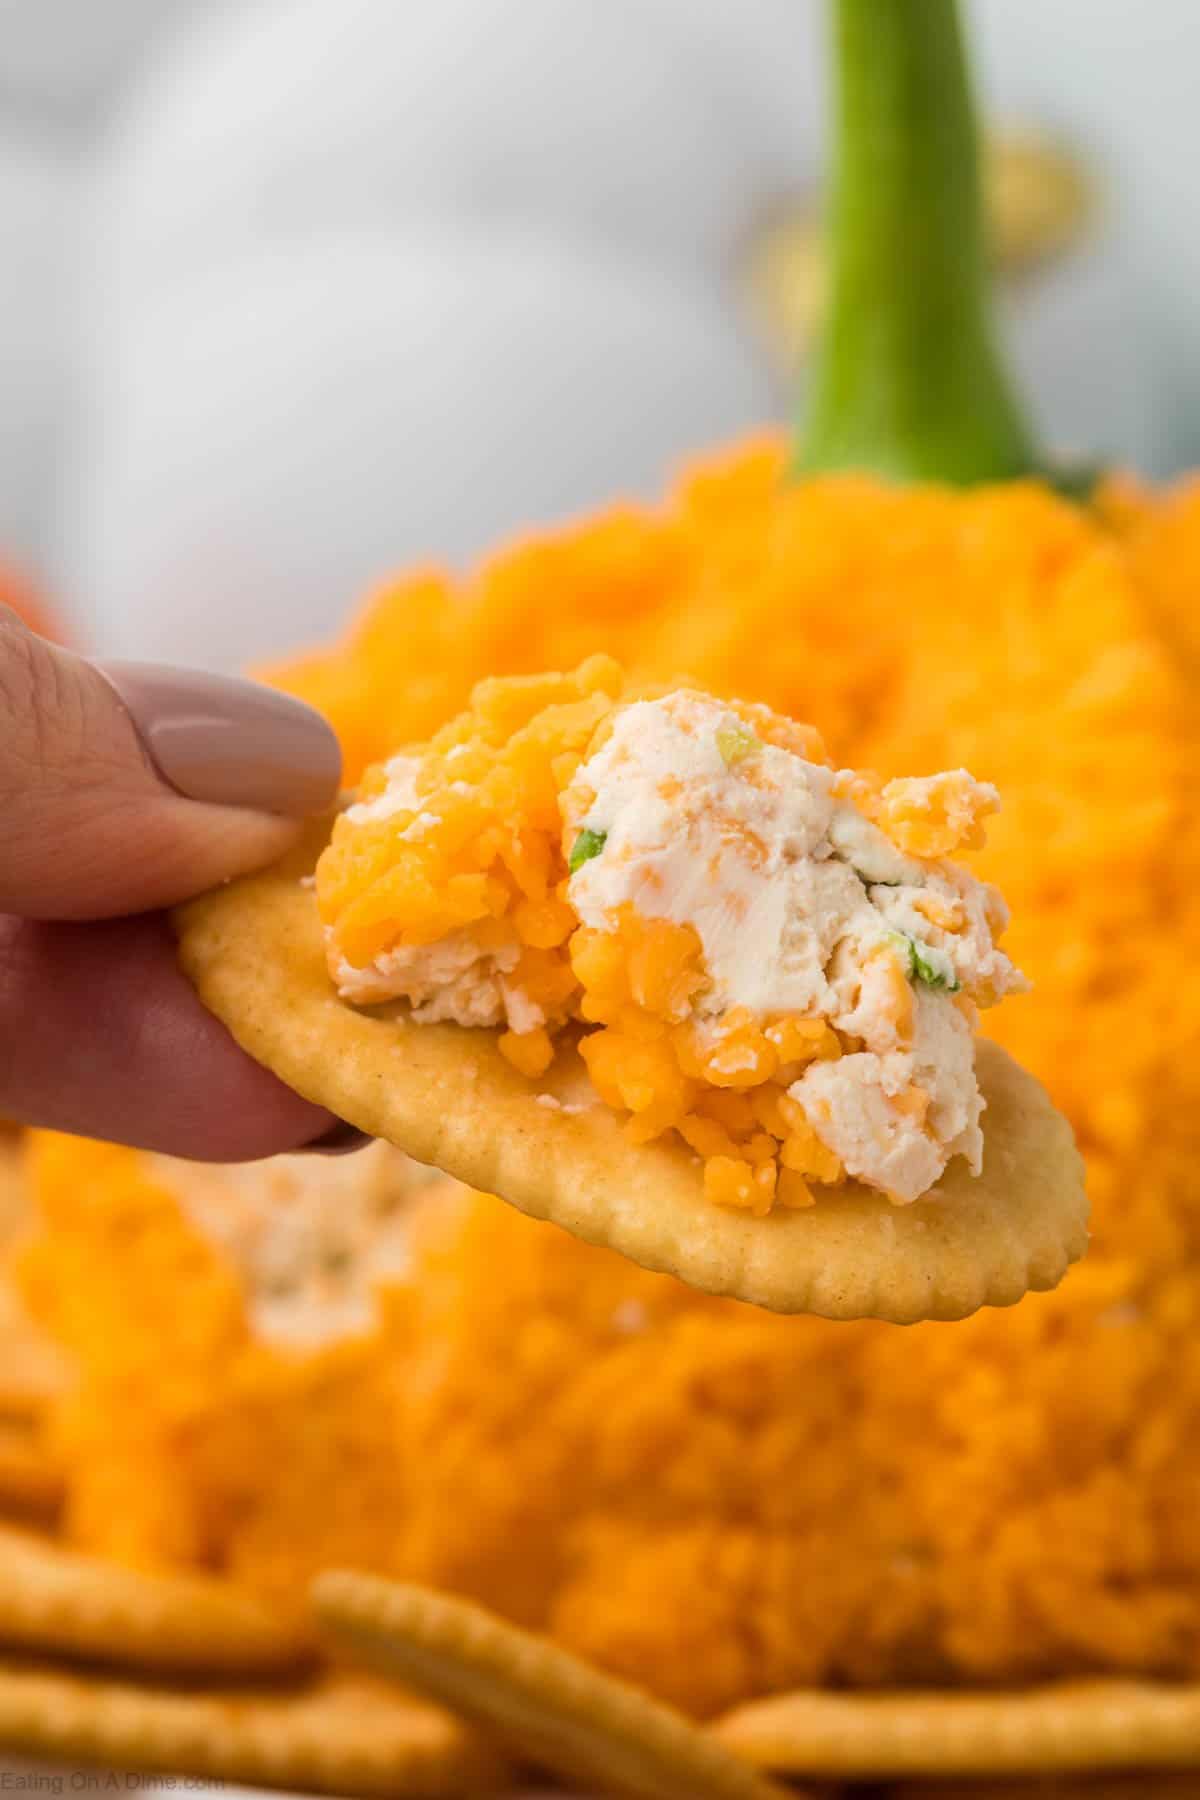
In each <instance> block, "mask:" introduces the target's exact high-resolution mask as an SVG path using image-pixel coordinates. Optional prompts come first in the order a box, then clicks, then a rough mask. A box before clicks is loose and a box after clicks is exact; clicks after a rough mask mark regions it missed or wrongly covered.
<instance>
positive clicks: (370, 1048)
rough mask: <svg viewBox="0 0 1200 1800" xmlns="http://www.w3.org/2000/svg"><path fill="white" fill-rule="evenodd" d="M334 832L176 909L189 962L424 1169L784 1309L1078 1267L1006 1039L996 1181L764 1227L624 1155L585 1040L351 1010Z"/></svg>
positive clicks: (649, 1156)
mask: <svg viewBox="0 0 1200 1800" xmlns="http://www.w3.org/2000/svg"><path fill="white" fill-rule="evenodd" d="M327 836H328V823H327V822H325V823H322V824H320V825H318V826H315V827H314V828H313V830H312V831H311V833H310V834H309V837H308V840H307V842H306V843H305V844H304V845H302V847H301V848H299V849H298V850H297V851H296V852H294V853H293V854H292V855H291V856H289V857H287V858H285V859H284V860H283V861H282V862H280V863H278V864H276V865H275V866H274V867H273V868H270V869H268V870H266V871H264V872H262V873H260V874H257V875H253V876H249V877H246V878H245V879H243V880H241V881H237V882H233V883H231V884H230V885H229V886H227V887H225V888H222V889H220V890H218V891H217V892H215V893H212V894H208V895H205V896H203V897H202V898H201V899H199V900H196V901H192V902H191V903H189V904H188V905H187V906H184V907H182V908H180V909H179V910H178V912H177V913H176V915H175V920H176V930H177V933H178V937H179V949H180V959H181V962H182V964H183V967H184V969H185V971H186V972H187V974H188V976H189V977H190V979H191V980H192V982H193V983H194V985H195V987H196V989H197V991H198V993H199V995H200V997H201V999H202V1000H203V1001H204V1003H205V1004H206V1005H207V1006H208V1007H209V1008H210V1009H211V1010H212V1011H213V1012H214V1013H216V1015H217V1016H218V1018H220V1019H222V1020H223V1021H224V1023H225V1024H226V1025H227V1026H228V1028H229V1030H230V1031H231V1032H232V1033H233V1036H234V1037H235V1038H236V1039H237V1041H238V1042H239V1043H240V1044H241V1045H242V1047H243V1049H245V1050H247V1051H248V1052H249V1053H250V1055H251V1056H253V1057H255V1058H256V1059H257V1060H258V1061H259V1062H262V1063H265V1064H266V1066H267V1067H268V1068H270V1069H273V1070H274V1071H275V1073H276V1074H277V1075H279V1076H280V1077H281V1078H282V1079H283V1080H284V1081H286V1082H287V1083H288V1084H289V1086H291V1087H293V1088H295V1089H296V1090H297V1091H298V1092H299V1093H301V1094H303V1095H304V1096H305V1097H306V1098H307V1099H309V1100H312V1101H315V1102H316V1103H317V1104H319V1105H321V1106H325V1107H327V1108H329V1110H330V1111H332V1112H335V1113H337V1114H338V1115H339V1116H340V1117H341V1118H344V1119H346V1120H348V1121H349V1122H350V1123H351V1124H353V1125H357V1126H358V1127H360V1129H362V1130H363V1131H366V1132H368V1133H370V1135H371V1136H373V1137H382V1138H387V1139H388V1140H389V1141H390V1142H392V1143H394V1144H397V1145H399V1147H400V1148H401V1149H402V1150H406V1151H407V1152H408V1154H409V1155H410V1156H413V1157H415V1158H416V1159H417V1161H418V1162H424V1163H431V1164H434V1165H436V1166H437V1167H438V1168H441V1169H444V1170H445V1171H446V1172H447V1173H448V1174H450V1175H454V1176H456V1177H457V1178H458V1179H459V1180H460V1181H463V1182H465V1183H466V1184H467V1185H468V1186H469V1187H473V1188H478V1189H481V1190H482V1191H484V1192H487V1193H494V1194H498V1195H500V1197H501V1198H502V1199H505V1200H508V1201H510V1202H511V1203H512V1204H513V1205H515V1206H517V1207H519V1208H520V1209H521V1210H522V1211H523V1212H526V1213H529V1214H530V1215H531V1216H532V1217H534V1218H538V1219H546V1220H549V1221H550V1222H551V1223H553V1224H556V1225H561V1226H562V1227H564V1228H565V1229H566V1230H567V1231H571V1232H574V1234H575V1235H576V1236H577V1237H580V1238H583V1239H584V1240H585V1241H586V1242H588V1243H592V1244H600V1245H604V1246H606V1247H607V1248H609V1249H613V1250H617V1251H619V1252H620V1253H621V1254H622V1255H624V1256H627V1257H629V1258H630V1259H631V1260H632V1261H633V1262H636V1263H640V1264H641V1265H642V1266H643V1267H645V1268H648V1269H656V1270H659V1271H662V1272H664V1273H666V1274H670V1275H675V1276H678V1277H679V1278H680V1279H681V1280H683V1281H685V1282H688V1283H689V1284H690V1285H691V1286H693V1287H696V1288H701V1289H703V1290H705V1291H706V1292H708V1293H711V1294H719V1295H727V1296H730V1297H732V1298H735V1299H739V1300H746V1301H750V1302H752V1303H753V1304H754V1305H757V1306H764V1307H768V1308H770V1309H772V1310H774V1311H777V1312H789V1313H791V1312H806V1313H817V1314H819V1315H821V1316H822V1317H824V1318H829V1319H857V1318H878V1319H887V1320H891V1321H892V1322H894V1323H897V1324H910V1323H914V1322H916V1321H917V1320H921V1319H960V1318H964V1317H966V1316H967V1315H968V1314H969V1313H973V1312H975V1311H977V1310H978V1308H979V1307H981V1306H1008V1305H1011V1304H1012V1303H1013V1302H1014V1301H1017V1300H1019V1299H1020V1298H1021V1297H1022V1295H1024V1294H1025V1293H1027V1292H1029V1291H1030V1290H1033V1289H1046V1288H1052V1287H1054V1286H1056V1284H1057V1283H1058V1282H1059V1281H1060V1280H1061V1279H1062V1277H1063V1275H1064V1274H1065V1273H1066V1270H1067V1268H1068V1267H1069V1266H1070V1264H1071V1263H1072V1262H1074V1261H1075V1260H1076V1259H1077V1258H1078V1257H1079V1256H1081V1255H1082V1254H1083V1252H1084V1249H1085V1248H1086V1244H1087V1202H1086V1198H1085V1195H1084V1188H1083V1165H1082V1162H1081V1159H1080V1157H1079V1155H1078V1153H1077V1151H1076V1149H1075V1145H1074V1141H1073V1139H1072V1136H1071V1131H1070V1127H1069V1126H1068V1125H1067V1123H1066V1121H1065V1120H1064V1119H1063V1118H1062V1116H1061V1115H1060V1114H1059V1113H1058V1112H1056V1111H1055V1109H1054V1107H1053V1106H1052V1105H1051V1103H1050V1100H1049V1098H1048V1097H1047V1095H1046V1093H1045V1091H1044V1089H1043V1088H1042V1087H1041V1086H1040V1084H1039V1083H1038V1082H1037V1081H1035V1080H1034V1079H1033V1077H1032V1076H1031V1075H1028V1074H1026V1073H1025V1071H1024V1070H1022V1069H1021V1068H1019V1067H1018V1066H1017V1064H1016V1063H1014V1062H1013V1061H1012V1060H1011V1059H1010V1058H1009V1057H1008V1056H1007V1055H1006V1054H1005V1053H1004V1052H1003V1051H1002V1050H1000V1049H999V1048H997V1047H996V1046H995V1045H993V1044H989V1043H987V1042H986V1041H984V1042H981V1043H980V1046H979V1078H980V1084H981V1087H982V1089H983V1092H984V1095H985V1097H986V1099H987V1103H988V1110H987V1112H986V1113H985V1115H984V1139H985V1150H984V1168H983V1173H982V1175H980V1176H978V1177H974V1176H972V1175H971V1174H970V1173H969V1172H968V1171H967V1169H966V1167H965V1165H964V1164H963V1162H962V1159H961V1158H956V1159H955V1160H954V1161H953V1162H952V1163H951V1165H950V1167H949V1168H948V1170H947V1171H946V1173H945V1175H944V1176H943V1178H942V1180H941V1181H940V1182H939V1183H938V1184H937V1186H936V1187H934V1188H933V1189H932V1190H931V1191H930V1192H929V1193H928V1194H927V1195H925V1196H924V1197H923V1198H922V1199H920V1200H918V1201H917V1202H915V1204H913V1205H911V1206H905V1207H896V1206H893V1205H892V1204H891V1203H890V1202H889V1201H888V1200H887V1199H885V1198H884V1197H883V1196H882V1195H881V1194H878V1193H875V1192H873V1191H872V1190H870V1189H867V1188H865V1187H862V1186H860V1185H859V1184H857V1183H847V1184H845V1185H844V1186H841V1187H838V1188H830V1189H827V1190H823V1191H822V1193H821V1198H820V1199H819V1200H818V1202H817V1204H816V1205H814V1206H812V1207H809V1208H807V1209H805V1210H803V1211H791V1210H788V1209H786V1208H783V1207H776V1208H775V1209H774V1210H773V1211H772V1212H771V1213H770V1214H768V1215H767V1216H766V1217H765V1218H759V1217H754V1216H752V1215H750V1214H748V1213H744V1212H740V1211H734V1210H732V1209H729V1208H724V1207H719V1206H715V1205H713V1204H712V1203H711V1202H710V1201H708V1200H706V1199H705V1198H704V1194H703V1189H702V1181H701V1166H700V1163H699V1160H698V1159H697V1158H696V1157H694V1156H693V1155H692V1154H691V1152H690V1151H689V1150H687V1149H686V1147H685V1146H683V1145H682V1144H679V1143H668V1142H666V1141H659V1142H657V1143H653V1144H648V1145H635V1144H631V1143H630V1142H629V1140H628V1139H627V1137H626V1135H625V1133H624V1130H623V1129H622V1124H621V1120H620V1118H619V1117H618V1115H617V1114H616V1113H615V1112H613V1111H612V1110H610V1109H609V1108H608V1107H606V1106H604V1105H603V1104H602V1103H601V1102H600V1101H598V1100H596V1101H595V1103H594V1104H591V1103H589V1096H590V1094H591V1090H590V1088H589V1087H588V1086H587V1083H586V1077H585V1075H584V1071H583V1064H582V1061H581V1059H580V1058H579V1056H578V1054H577V1052H575V1051H574V1050H573V1049H571V1048H569V1047H567V1048H565V1049H563V1050H561V1051H560V1053H559V1056H558V1058H557V1060H556V1063H555V1066H554V1067H553V1069H552V1070H551V1071H550V1072H549V1073H548V1074H547V1075H545V1076H543V1077H541V1078H540V1079H538V1080H528V1079H526V1078H525V1077H524V1076H522V1075H520V1074H518V1072H517V1071H516V1070H515V1069H513V1068H512V1067H511V1066H510V1065H509V1064H508V1063H507V1062H506V1061H505V1059H504V1058H503V1057H502V1056H501V1054H500V1051H499V1049H498V1034H497V1033H496V1032H492V1031H470V1030H467V1029H465V1028H463V1027H461V1026H458V1025H449V1024H442V1025H417V1024H413V1023H412V1022H411V1020H409V1019H408V1018H406V1017H405V1016H404V1010H403V1008H402V1007H400V1006H382V1007H375V1008H372V1009H371V1010H370V1011H364V1010H360V1009H356V1008H354V1007H351V1006H349V1005H347V1004H346V1003H345V1002H344V1001H342V1000H340V999H339V998H338V996H337V994H336V992H335V990H334V988H333V985H332V983H331V982H330V979H329V975H328V973H327V970H326V967H325V960H324V955H323V951H322V943H321V933H320V927H319V922H318V918H317V911H316V906H315V903H314V900H313V895H312V892H311V889H310V887H309V886H308V885H307V882H306V878H307V877H308V876H310V875H311V873H312V871H313V868H314V866H315V863H316V859H317V857H318V855H319V854H320V851H321V849H322V848H323V846H324V843H325V840H326V838H327Z"/></svg>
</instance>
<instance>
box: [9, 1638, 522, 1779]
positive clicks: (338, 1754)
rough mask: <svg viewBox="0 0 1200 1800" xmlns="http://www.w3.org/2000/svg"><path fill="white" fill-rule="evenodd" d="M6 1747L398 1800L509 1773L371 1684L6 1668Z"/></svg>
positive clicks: (430, 1711)
mask: <svg viewBox="0 0 1200 1800" xmlns="http://www.w3.org/2000/svg"><path fill="white" fill-rule="evenodd" d="M0 1745H2V1746H4V1747H5V1748H6V1749H8V1750H10V1751H23V1752H25V1753H26V1754H27V1755H33V1756H44V1757H51V1758H54V1759H55V1760H58V1761H75V1760H78V1761H79V1762H83V1763H95V1764H100V1765H103V1766H105V1767H107V1768H119V1769H136V1770H139V1771H144V1772H146V1773H160V1774H167V1775H182V1776H192V1777H199V1778H205V1779H208V1780H212V1781H241V1782H251V1783H254V1784H257V1785H266V1786H272V1787H285V1788H303V1789H304V1790H305V1791H306V1792H311V1791H313V1790H316V1791H318V1792H321V1793H327V1794H338V1795H344V1794H355V1795H378V1796H381V1797H382V1796H387V1797H389V1800H461V1797H462V1796H463V1795H465V1794H480V1795H482V1794H485V1793H486V1794H492V1793H499V1792H502V1791H504V1789H505V1788H506V1787H507V1786H508V1785H509V1782H508V1769H507V1765H506V1764H505V1763H504V1762H503V1760H502V1759H501V1757H500V1756H499V1755H498V1753H497V1752H496V1751H494V1750H493V1749H492V1747H491V1746H490V1745H489V1744H487V1743H486V1742H485V1741H484V1740H483V1739H482V1738H481V1737H480V1736H479V1735H478V1734H477V1733H476V1732H474V1731H472V1730H471V1729H470V1727H468V1726H464V1725H462V1724H461V1723H460V1722H459V1721H458V1720H457V1719H452V1718H451V1717H450V1716H449V1715H448V1714H447V1713H445V1712H443V1711H442V1709H441V1708H440V1707H434V1706H430V1705H428V1704H427V1703H426V1702H424V1701H420V1700H413V1699H410V1698H408V1697H407V1696H404V1695H400V1694H397V1693H396V1692H395V1690H394V1689H391V1688H389V1687H387V1686H386V1685H385V1684H383V1683H381V1682H375V1681H372V1680H371V1679H370V1678H369V1677H357V1676H340V1675H339V1676H329V1677H324V1678H322V1679H320V1680H318V1681H315V1682H313V1683H312V1684H311V1685H310V1686H307V1687H303V1688H299V1689H295V1690H285V1691H284V1692H282V1693H271V1692H270V1691H261V1690H260V1691H256V1690H255V1689H253V1688H247V1689H244V1690H238V1689H230V1690H222V1691H219V1692H218V1691H212V1690H199V1691H195V1692H187V1691H186V1690H181V1691H173V1690H171V1689H163V1688H151V1687H139V1686H136V1685H134V1684H133V1683H131V1682H119V1681H109V1680H103V1679H101V1678H99V1677H95V1676H91V1675H84V1674H76V1673H67V1672H66V1671H60V1670H56V1669H46V1668H39V1667H28V1666H20V1665H15V1666H14V1665H11V1664H0Z"/></svg>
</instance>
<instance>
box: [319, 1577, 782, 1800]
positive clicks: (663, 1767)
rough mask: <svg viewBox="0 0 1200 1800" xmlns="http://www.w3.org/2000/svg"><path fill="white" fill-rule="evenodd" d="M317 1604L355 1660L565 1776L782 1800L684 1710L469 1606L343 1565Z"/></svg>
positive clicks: (656, 1794) (658, 1798)
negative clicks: (407, 1685) (426, 1695)
mask: <svg viewBox="0 0 1200 1800" xmlns="http://www.w3.org/2000/svg"><path fill="white" fill-rule="evenodd" d="M313 1604H314V1606H315V1608H316V1612H317V1616H318V1618H319V1619H320V1620H321V1622H322V1623H323V1624H324V1625H325V1626H326V1627H327V1628H328V1630H329V1631H330V1632H331V1634H332V1635H333V1637H334V1639H335V1640H336V1641H337V1642H339V1643H341V1644H343V1645H344V1646H345V1647H346V1648H347V1649H348V1650H349V1651H350V1652H351V1653H352V1654H353V1655H355V1656H357V1657H360V1658H362V1659H363V1660H364V1661H365V1662H367V1663H368V1664H369V1665H370V1666H372V1667H374V1668H377V1669H381V1670H383V1671H384V1672H385V1673H387V1674H390V1675H395V1676H398V1677H399V1678H400V1679H401V1680H402V1681H404V1682H408V1683H411V1685H412V1686H413V1687H415V1688H417V1689H419V1690H421V1691H423V1692H425V1693H429V1694H432V1695H433V1696H434V1697H435V1698H436V1699H438V1700H441V1701H442V1702H443V1703H444V1704H445V1705H447V1706H450V1707H453V1709H454V1710H455V1711H456V1712H461V1713H463V1714H465V1715H466V1717H467V1718H471V1719H475V1720H478V1721H479V1722H480V1723H482V1724H485V1725H488V1726H491V1727H493V1728H494V1729H496V1730H498V1731H499V1732H500V1733H501V1734H502V1736H503V1737H504V1738H506V1739H507V1740H509V1741H510V1742H511V1743H513V1744H514V1745H516V1746H517V1748H518V1749H520V1750H521V1751H523V1752H524V1753H525V1754H526V1755H528V1756H530V1757H532V1758H533V1760H534V1761H535V1762H537V1763H538V1764H540V1765H541V1766H542V1767H543V1768H545V1769H548V1770H549V1771H551V1772H552V1773H553V1774H555V1775H559V1776H563V1777H565V1778H566V1779H568V1780H570V1781H573V1782H580V1783H583V1784H584V1785H585V1786H587V1785H589V1784H598V1785H599V1787H600V1789H601V1791H602V1792H604V1793H612V1794H630V1795H641V1796H645V1800H771V1797H772V1796H773V1797H775V1800H782V1795H781V1792H780V1790H779V1789H778V1788H776V1787H775V1786H774V1784H773V1783H770V1782H768V1781H766V1780H765V1779H764V1778H763V1777H761V1776H759V1775H756V1774H755V1773H754V1771H753V1770H752V1769H751V1768H750V1766H749V1764H747V1763H744V1762H742V1761H741V1760H740V1758H738V1757H736V1756H734V1755H732V1754H731V1753H730V1752H729V1751H727V1750H723V1749H721V1748H720V1747H719V1746H718V1745H717V1744H716V1743H715V1742H714V1741H713V1739H712V1738H711V1737H710V1736H709V1735H708V1733H707V1732H705V1731H702V1730H701V1729H700V1728H699V1727H698V1726H696V1725H693V1724H692V1723H691V1721H690V1720H688V1719H685V1718H684V1716H683V1714H682V1713H678V1712H676V1711H675V1710H674V1709H673V1708H672V1707H669V1706H664V1705H662V1704H661V1702H659V1701H657V1700H652V1699H651V1698H650V1696H649V1695H648V1694H644V1693H642V1692H641V1691H640V1690H639V1689H637V1688H633V1687H629V1686H628V1685H627V1684H626V1683H625V1682H623V1681H618V1680H616V1679H615V1678H614V1677H613V1676H611V1675H605V1674H603V1673H602V1672H601V1671H600V1670H598V1669H594V1668H592V1667H591V1666H590V1665H589V1664H587V1663H585V1662H581V1661H580V1660H579V1658H578V1657H575V1656H571V1655H570V1654H569V1653H568V1652H567V1651H565V1650H561V1649H559V1647H558V1646H557V1645H556V1644H552V1643H551V1642H550V1641H549V1639H547V1638H540V1637H535V1636H534V1635H533V1634H532V1633H531V1632H528V1631H521V1630H519V1629H518V1628H517V1627H516V1626H515V1625H510V1624H508V1623H507V1621H506V1620H504V1619H500V1618H497V1616H496V1615H495V1614H494V1613H489V1612H486V1611H485V1610H484V1609H483V1608H482V1607H479V1606H474V1605H472V1604H471V1603H470V1602H469V1601H466V1600H459V1599H457V1598H455V1597H454V1596H453V1595H450V1594H442V1593H437V1592H435V1591H434V1590H433V1589H430V1588H420V1587H409V1586H405V1585H403V1584H402V1583H398V1582H392V1581H385V1580H383V1579H381V1578H380V1577H378V1576H374V1575H358V1574H354V1573H350V1572H344V1571H340V1570H335V1571H331V1572H329V1573H327V1574H325V1575H321V1576H319V1577H318V1578H317V1581H316V1582H315V1583H314V1586H313Z"/></svg>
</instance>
